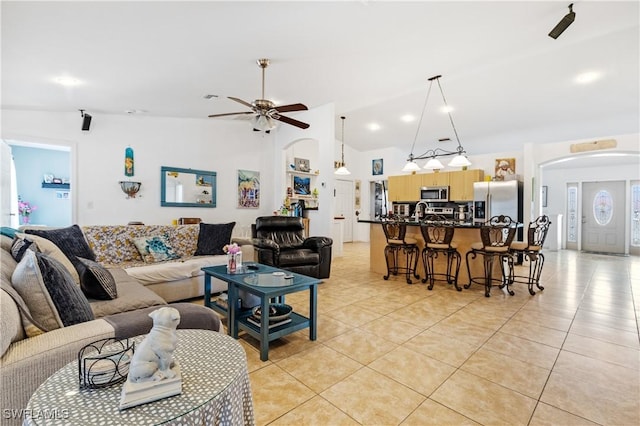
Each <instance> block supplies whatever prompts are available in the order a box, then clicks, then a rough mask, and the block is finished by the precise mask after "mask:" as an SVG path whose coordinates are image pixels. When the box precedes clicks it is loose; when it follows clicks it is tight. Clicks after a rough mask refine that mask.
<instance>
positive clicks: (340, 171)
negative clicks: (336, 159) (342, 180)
mask: <svg viewBox="0 0 640 426" xmlns="http://www.w3.org/2000/svg"><path fill="white" fill-rule="evenodd" d="M345 118H346V117H345V116H342V117H340V119H341V120H342V158H341V160H340V167H338V169H337V170H336V171H335V172H333V173H334V174H336V175H342V176H344V175H350V174H351V172H350V171H349V169H347V167H346V165H345V162H344V119H345Z"/></svg>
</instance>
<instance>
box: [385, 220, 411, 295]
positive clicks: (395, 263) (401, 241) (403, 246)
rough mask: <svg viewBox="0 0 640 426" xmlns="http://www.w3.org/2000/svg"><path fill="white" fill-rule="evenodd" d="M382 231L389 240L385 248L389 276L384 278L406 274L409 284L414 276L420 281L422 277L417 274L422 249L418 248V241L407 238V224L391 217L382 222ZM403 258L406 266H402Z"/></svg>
mask: <svg viewBox="0 0 640 426" xmlns="http://www.w3.org/2000/svg"><path fill="white" fill-rule="evenodd" d="M382 230H383V231H384V236H385V238H386V240H387V245H386V247H385V248H384V258H385V260H386V262H387V274H386V275H385V276H384V277H383V278H384V279H385V280H388V279H389V276H390V275H398V273H404V274H405V275H406V279H407V284H411V283H412V281H411V276H412V275H413V276H414V277H415V278H416V279H420V275H418V273H417V269H418V258H419V257H420V249H419V248H418V241H417V240H415V239H414V238H410V237H407V236H406V234H407V224H406V223H405V222H404V221H403V220H401V219H399V218H397V217H394V216H391V217H388V218H386V219H383V220H382ZM401 253H402V254H403V256H402V257H401V256H400V254H401ZM402 258H404V266H400V261H401V259H402Z"/></svg>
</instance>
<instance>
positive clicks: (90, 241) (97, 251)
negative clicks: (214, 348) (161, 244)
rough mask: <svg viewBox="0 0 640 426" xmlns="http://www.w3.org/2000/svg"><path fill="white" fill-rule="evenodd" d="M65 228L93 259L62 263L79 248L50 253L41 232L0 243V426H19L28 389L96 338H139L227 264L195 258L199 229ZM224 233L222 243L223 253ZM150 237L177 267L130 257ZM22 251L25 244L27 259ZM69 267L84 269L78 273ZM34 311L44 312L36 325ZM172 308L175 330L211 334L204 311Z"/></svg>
mask: <svg viewBox="0 0 640 426" xmlns="http://www.w3.org/2000/svg"><path fill="white" fill-rule="evenodd" d="M205 227H206V226H205ZM71 228H73V229H71ZM71 228H69V229H71V230H72V231H73V232H72V234H74V235H75V236H76V238H78V237H82V238H84V242H85V244H84V247H85V249H84V250H86V248H87V247H88V248H90V249H91V251H92V252H93V253H92V254H93V257H94V258H93V259H85V258H82V257H81V256H73V255H71V256H69V255H68V254H65V252H63V251H62V250H61V249H60V247H63V248H65V251H66V252H67V253H68V252H69V250H71V251H72V252H74V251H75V252H76V253H79V252H78V251H77V250H79V249H78V246H80V245H82V242H78V241H68V240H65V239H62V240H56V238H53V240H54V241H56V243H54V242H53V241H52V240H49V239H47V238H44V237H42V232H40V231H42V230H31V231H30V230H27V231H26V232H25V233H24V234H22V233H18V234H16V235H15V236H14V237H13V238H11V237H9V236H7V235H0V261H1V262H2V264H1V270H0V284H1V289H0V304H1V306H0V320H1V321H0V322H1V327H2V333H1V335H0V344H1V346H0V354H1V357H0V386H1V389H2V392H1V396H0V410H1V411H0V424H2V425H5V424H7V425H13V424H20V423H21V421H22V419H21V412H20V409H24V408H25V407H26V405H27V402H28V400H29V398H30V396H31V395H32V394H33V392H34V391H35V390H36V389H37V387H38V386H39V385H40V384H41V383H42V382H43V381H44V380H46V379H47V378H48V377H49V376H50V375H51V374H53V373H54V372H55V371H57V370H58V369H60V368H61V367H63V366H64V365H66V364H67V363H69V362H71V361H74V360H75V359H76V357H77V354H78V351H79V350H80V349H81V348H82V347H83V346H85V345H87V344H88V343H91V342H94V341H97V340H99V339H103V338H110V337H111V338H118V339H121V338H126V337H132V336H135V335H139V334H145V333H147V332H148V330H149V329H150V328H151V326H152V320H151V318H150V317H149V316H148V314H149V312H151V311H152V310H154V309H157V308H158V307H161V306H165V305H167V302H171V301H175V300H180V299H188V298H191V297H196V296H199V295H202V286H203V284H202V276H201V271H200V268H201V267H202V266H208V265H214V264H221V263H223V262H225V260H226V256H224V255H203V256H200V255H196V252H198V253H199V252H203V251H205V252H206V251H211V250H212V248H211V247H206V244H200V247H198V239H199V233H200V228H201V226H200V225H183V226H177V227H175V226H86V227H82V228H80V227H77V226H74V227H71ZM227 228H228V227H227ZM232 228H233V226H232V225H231V229H232ZM212 229H213V228H211V229H209V231H211V230H212ZM218 230H220V229H218ZM45 231H48V230H45ZM29 232H35V233H31V234H30V233H29ZM230 232H231V231H230V230H229V232H228V234H227V233H225V235H224V236H223V237H222V239H225V238H226V242H227V243H228V242H229V238H230V237H229V236H230ZM151 235H169V236H171V237H170V238H168V239H167V241H169V242H170V244H171V245H173V247H172V251H173V252H175V254H177V255H178V256H180V258H176V259H172V260H164V261H159V262H154V263H148V262H146V263H145V261H144V259H143V257H142V255H141V254H140V252H139V251H137V249H136V251H135V252H134V249H135V244H133V240H135V239H137V238H145V237H149V236H151ZM209 236H210V235H209ZM71 240H73V239H71ZM18 241H20V242H22V244H19V243H18ZM25 241H26V242H25ZM209 242H211V240H209ZM25 244H29V246H28V247H26V249H25V248H24V245H25ZM215 244H216V245H219V244H220V241H215ZM65 246H66V247H65ZM56 249H57V250H56ZM198 249H200V251H198ZM19 252H21V253H19ZM35 252H38V253H37V254H36V253H35ZM16 254H22V256H23V258H22V260H21V261H20V262H18V261H16V260H15V259H14V255H16ZM247 255H248V256H250V255H251V252H250V251H248V252H247ZM52 259H53V260H52ZM78 259H82V261H83V262H84V263H83V264H82V265H80V264H78V262H77V261H78ZM72 260H73V261H72ZM29 262H30V264H29ZM47 265H48V266H47ZM25 271H26V272H25ZM104 271H108V273H105V272H104ZM29 274H31V275H29ZM56 274H57V275H56ZM25 275H29V277H28V278H25ZM87 277H90V278H91V279H89V278H87ZM105 277H107V278H108V279H107V280H106V281H108V282H109V285H107V286H106V287H105V286H104V285H103V284H102V282H101V281H100V280H102V279H104V278H105ZM163 279H164V281H163ZM48 281H50V283H48ZM96 281H100V285H103V287H105V288H106V291H104V290H105V289H104V288H102V287H100V285H99V286H98V287H100V288H99V289H100V290H103V291H102V293H100V292H98V293H97V294H96V293H92V292H91V291H89V290H91V288H90V287H89V283H91V285H94V286H95V285H96ZM25 283H27V285H29V286H31V285H33V286H34V287H33V289H31V288H29V287H25ZM51 283H53V284H55V285H50V284H51ZM61 284H64V285H61ZM48 285H50V286H49V287H47V286H48ZM65 286H66V287H65ZM109 286H110V287H109ZM25 288H26V291H25ZM60 288H62V289H65V288H66V289H68V291H69V292H70V294H68V295H67V294H63V295H61V294H54V292H60ZM225 288H226V284H224V285H221V284H218V287H217V288H216V290H217V291H222V290H224V289H225ZM47 291H49V293H48V292H47ZM94 291H95V289H94ZM87 292H88V294H89V295H87ZM41 293H42V294H41ZM43 294H44V296H43ZM38 296H42V297H43V298H42V299H41V300H42V301H44V302H43V303H35V302H37V300H38V299H37V297H38ZM94 296H96V297H98V296H99V297H100V298H96V297H94ZM103 296H104V297H103ZM112 296H115V297H112ZM34 301H35V302H34ZM56 303H59V304H61V305H56ZM34 304H35V307H34ZM65 304H66V305H65ZM30 305H31V306H30ZM39 305H46V307H47V309H49V308H50V309H49V310H48V311H47V315H48V316H47V317H46V318H45V319H42V315H43V314H42V312H41V310H42V309H41V308H42V306H39ZM171 306H173V307H175V308H176V309H178V310H179V311H180V313H181V322H180V328H204V329H211V330H216V331H217V330H219V329H220V320H219V318H218V317H217V316H216V314H215V313H214V312H213V311H211V310H210V309H208V308H205V307H203V306H201V305H197V304H193V303H172V304H171ZM56 309H57V311H56ZM83 309H84V311H83ZM51 311H53V314H52V313H51ZM38 316H40V318H39V319H36V317H38ZM74 316H75V317H74ZM42 324H47V325H46V326H43V325H42Z"/></svg>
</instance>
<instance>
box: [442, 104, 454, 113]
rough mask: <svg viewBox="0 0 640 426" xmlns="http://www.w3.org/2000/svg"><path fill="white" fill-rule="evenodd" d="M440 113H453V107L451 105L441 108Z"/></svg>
mask: <svg viewBox="0 0 640 426" xmlns="http://www.w3.org/2000/svg"><path fill="white" fill-rule="evenodd" d="M440 111H442V112H444V113H445V114H446V113H448V112H451V111H453V107H452V106H451V105H447V106H443V107H442V108H440Z"/></svg>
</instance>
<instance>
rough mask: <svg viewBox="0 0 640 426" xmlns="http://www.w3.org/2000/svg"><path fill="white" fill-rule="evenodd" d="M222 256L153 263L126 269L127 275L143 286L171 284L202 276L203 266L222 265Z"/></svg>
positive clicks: (223, 257) (224, 257)
mask: <svg viewBox="0 0 640 426" xmlns="http://www.w3.org/2000/svg"><path fill="white" fill-rule="evenodd" d="M226 258H227V257H226V255H224V256H196V257H192V258H190V259H187V260H184V261H177V262H163V263H154V264H152V265H144V266H136V267H132V268H127V269H126V271H127V274H129V276H131V277H133V278H135V279H136V280H138V282H140V283H142V284H143V285H148V284H155V283H161V282H171V281H177V280H182V279H185V278H191V277H197V276H199V275H202V270H201V269H202V268H204V267H205V266H213V265H223V264H224V263H225V261H226Z"/></svg>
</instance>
